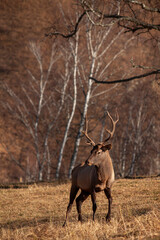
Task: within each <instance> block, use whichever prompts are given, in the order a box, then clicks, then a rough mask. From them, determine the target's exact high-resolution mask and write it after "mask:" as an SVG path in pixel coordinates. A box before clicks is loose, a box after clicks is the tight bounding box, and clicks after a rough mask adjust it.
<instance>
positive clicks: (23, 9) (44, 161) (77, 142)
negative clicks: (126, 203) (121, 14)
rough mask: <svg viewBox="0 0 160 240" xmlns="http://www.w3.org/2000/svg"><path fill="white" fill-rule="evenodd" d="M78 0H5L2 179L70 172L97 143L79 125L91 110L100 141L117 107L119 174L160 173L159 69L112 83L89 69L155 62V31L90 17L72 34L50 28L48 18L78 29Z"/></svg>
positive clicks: (0, 63) (159, 53)
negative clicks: (97, 23) (102, 24)
mask: <svg viewBox="0 0 160 240" xmlns="http://www.w3.org/2000/svg"><path fill="white" fill-rule="evenodd" d="M77 2H78V1H71V0H70V1H67V0H63V1H58V0H54V1H53V0H47V1H46V0H34V1H32V0H27V1H22V0H14V1H9V0H8V1H7V0H4V1H3V0H1V1H0V15H1V18H0V42H1V44H0V45H1V48H0V55H1V57H0V76H1V79H0V81H1V82H0V108H1V111H0V182H11V181H13V182H16V181H24V182H29V181H37V180H41V181H42V180H48V181H50V180H53V179H54V178H66V177H68V176H70V174H71V170H72V168H73V166H74V165H76V164H78V163H80V162H82V161H84V160H85V159H86V158H87V156H88V154H89V151H90V150H91V148H90V147H89V146H87V145H86V140H85V138H84V137H83V136H82V135H81V130H83V127H84V123H85V117H86V115H87V117H88V119H89V135H90V136H91V137H92V138H93V139H94V141H95V142H99V141H102V139H103V138H104V137H105V136H106V134H105V127H107V128H111V126H110V121H109V120H108V118H107V111H109V112H110V114H111V115H112V116H113V118H115V117H116V109H117V111H118V113H119V118H120V120H119V122H118V124H117V127H116V132H115V135H114V137H113V140H112V144H113V147H112V150H111V156H112V159H113V164H114V168H115V172H116V177H133V176H139V175H143V176H144V175H147V176H150V175H157V174H159V173H160V142H159V133H160V104H159V102H160V87H159V83H158V82H159V80H158V77H159V75H151V76H148V77H146V78H143V79H142V78H141V79H137V80H134V81H130V82H126V83H117V84H110V85H106V84H97V83H95V82H94V81H92V80H91V79H89V77H96V78H97V79H98V80H100V81H106V80H112V79H121V78H127V77H129V76H133V75H137V74H141V73H142V72H143V71H144V69H145V68H146V69H151V68H152V69H154V68H158V67H159V64H160V45H159V41H157V39H159V33H158V34H157V33H155V32H154V31H153V32H152V35H148V33H143V34H138V33H133V32H130V31H126V30H125V29H124V28H120V27H119V26H117V25H108V26H107V27H106V28H105V31H104V29H103V28H101V27H100V26H96V27H95V26H93V25H92V24H91V22H90V21H88V19H87V18H85V19H83V21H82V23H81V25H80V27H79V29H78V31H77V33H76V34H75V35H74V36H73V37H72V38H68V39H65V38H63V37H61V36H57V37H54V38H50V37H45V34H46V33H47V32H49V31H50V28H49V27H50V26H52V29H54V30H57V29H58V31H59V32H64V33H67V31H70V30H71V29H72V27H73V26H74V24H75V22H76V21H77V19H78V17H79V15H80V14H81V8H80V6H79V5H78V4H77ZM108 2H110V1H108ZM158 2H159V1H154V3H155V4H156V6H157V7H159V8H160V6H159V5H160V4H159V3H158ZM158 4H159V5H158ZM109 11H110V13H111V12H112V11H113V12H114V6H113V5H112V6H111V5H110V8H109ZM139 14H141V12H139ZM146 17H147V16H146ZM154 17H155V16H154ZM157 20H158V18H157ZM138 66H141V67H138ZM142 66H143V67H142ZM77 146H78V147H77Z"/></svg>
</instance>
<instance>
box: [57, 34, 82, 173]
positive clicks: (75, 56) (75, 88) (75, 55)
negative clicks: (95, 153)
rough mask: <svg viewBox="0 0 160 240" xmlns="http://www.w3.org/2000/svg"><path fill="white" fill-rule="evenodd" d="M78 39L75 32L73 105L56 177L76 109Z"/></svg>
mask: <svg viewBox="0 0 160 240" xmlns="http://www.w3.org/2000/svg"><path fill="white" fill-rule="evenodd" d="M78 39H79V35H78V33H77V34H76V45H75V51H74V53H73V54H74V76H73V86H74V97H73V105H72V112H71V115H70V117H69V119H68V123H67V126H66V130H65V134H64V137H63V141H62V145H61V149H60V153H59V158H58V164H57V169H56V178H59V172H60V168H61V165H62V159H63V152H64V149H65V145H66V142H67V137H68V132H69V129H70V126H71V122H72V119H73V116H74V113H75V109H76V104H77V64H78V59H77V57H78V44H79V43H78Z"/></svg>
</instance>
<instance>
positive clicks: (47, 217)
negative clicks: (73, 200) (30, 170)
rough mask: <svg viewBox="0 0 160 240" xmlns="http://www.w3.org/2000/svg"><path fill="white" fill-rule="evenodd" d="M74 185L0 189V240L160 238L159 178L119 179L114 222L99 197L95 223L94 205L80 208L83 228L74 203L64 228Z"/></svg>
mask: <svg viewBox="0 0 160 240" xmlns="http://www.w3.org/2000/svg"><path fill="white" fill-rule="evenodd" d="M69 190H70V183H67V184H61V185H45V186H43V185H42V186H39V185H36V184H35V185H31V186H29V187H28V188H26V189H0V196H1V197H0V227H1V230H0V239H2V240H4V239H10V240H11V239H46V240H47V239H73V240H74V239H93V240H94V239H155V240H156V239H157V240H158V239H160V178H147V179H135V180H129V179H128V180H117V181H116V182H115V184H114V186H113V189H112V195H113V206H112V219H111V222H110V223H108V224H106V222H105V216H106V213H107V204H108V203H107V199H106V197H105V195H104V193H103V192H101V193H98V194H97V205H98V208H97V212H96V220H95V222H93V221H92V206H91V200H90V198H88V199H87V200H86V201H85V202H84V204H83V205H82V216H83V223H82V224H80V223H78V221H77V212H76V207H75V204H74V206H73V209H72V212H71V213H70V215H69V219H68V224H67V226H66V227H65V228H63V227H62V224H63V222H64V219H65V212H66V208H67V205H68V199H69Z"/></svg>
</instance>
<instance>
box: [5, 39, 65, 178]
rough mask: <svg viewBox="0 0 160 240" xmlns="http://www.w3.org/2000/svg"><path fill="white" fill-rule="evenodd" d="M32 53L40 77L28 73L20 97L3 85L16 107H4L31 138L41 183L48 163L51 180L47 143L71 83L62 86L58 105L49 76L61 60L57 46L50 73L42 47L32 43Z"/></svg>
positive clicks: (54, 47) (6, 105)
mask: <svg viewBox="0 0 160 240" xmlns="http://www.w3.org/2000/svg"><path fill="white" fill-rule="evenodd" d="M30 50H31V53H32V54H33V55H34V57H35V60H36V62H37V64H38V67H39V72H40V74H39V76H38V74H37V75H34V74H33V72H31V71H30V70H29V69H28V70H27V71H28V75H29V78H28V82H27V84H25V83H24V82H22V84H21V86H20V88H21V95H20V96H19V95H18V94H17V93H15V92H14V91H13V90H12V89H11V88H10V87H9V86H8V85H7V84H5V83H4V85H3V87H4V89H5V90H6V92H7V93H8V95H9V96H10V97H11V99H12V101H13V103H14V106H12V105H11V104H9V102H7V103H4V107H5V108H6V109H7V110H8V111H9V112H10V113H11V114H13V115H14V117H15V118H17V120H19V121H20V122H21V123H22V124H23V126H24V127H25V128H26V130H27V132H28V133H29V135H30V136H31V139H32V142H33V146H34V150H35V155H36V164H35V168H37V175H38V176H37V177H38V180H39V181H42V180H43V174H44V166H45V164H47V163H48V179H49V174H50V169H49V168H50V161H51V156H50V147H49V144H48V141H49V136H50V133H51V131H53V130H54V129H55V127H56V122H57V119H58V118H59V115H60V113H61V111H62V108H63V105H64V100H65V93H66V88H67V84H68V81H67V80H66V81H64V82H63V85H62V87H61V89H60V100H59V101H58V102H57V100H56V96H55V92H54V91H52V92H51V94H48V91H49V88H50V87H51V86H52V81H51V78H50V75H51V71H52V68H53V65H54V64H55V63H56V62H57V61H58V59H59V58H60V56H61V55H59V54H56V44H53V45H52V50H51V55H50V62H49V66H48V69H47V71H45V70H44V66H43V64H44V62H43V57H42V53H41V48H40V46H39V45H36V44H35V43H34V42H31V43H30ZM22 95H23V96H22Z"/></svg>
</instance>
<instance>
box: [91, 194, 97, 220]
mask: <svg viewBox="0 0 160 240" xmlns="http://www.w3.org/2000/svg"><path fill="white" fill-rule="evenodd" d="M91 199H92V209H93V221H94V217H95V213H96V209H97V204H96V193H95V192H93V193H92V194H91Z"/></svg>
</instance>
